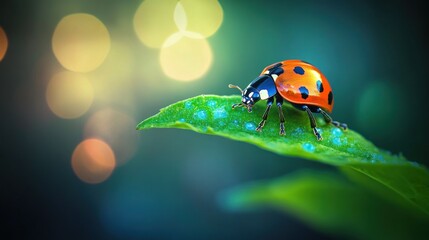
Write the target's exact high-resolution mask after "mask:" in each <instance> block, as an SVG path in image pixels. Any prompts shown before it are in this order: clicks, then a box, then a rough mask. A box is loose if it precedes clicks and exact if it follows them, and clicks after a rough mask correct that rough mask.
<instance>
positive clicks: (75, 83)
mask: <svg viewBox="0 0 429 240" xmlns="http://www.w3.org/2000/svg"><path fill="white" fill-rule="evenodd" d="M93 99H94V90H93V87H92V85H91V83H90V82H89V81H88V79H86V77H85V76H83V75H82V74H79V73H74V72H68V71H64V72H60V73H57V74H55V75H54V76H53V77H52V79H51V80H50V81H49V84H48V87H47V89H46V102H47V104H48V106H49V108H50V109H51V111H52V112H53V113H54V114H55V115H57V116H58V117H60V118H66V119H73V118H78V117H80V116H82V115H83V114H84V113H85V112H86V111H88V109H89V108H90V106H91V104H92V102H93Z"/></svg>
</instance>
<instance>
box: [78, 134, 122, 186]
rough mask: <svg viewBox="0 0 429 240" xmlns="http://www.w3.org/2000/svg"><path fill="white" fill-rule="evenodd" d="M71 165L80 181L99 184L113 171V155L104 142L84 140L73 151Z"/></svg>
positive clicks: (114, 164)
mask: <svg viewBox="0 0 429 240" xmlns="http://www.w3.org/2000/svg"><path fill="white" fill-rule="evenodd" d="M71 165H72V169H73V171H74V173H75V174H76V176H77V177H78V178H79V179H80V180H82V181H84V182H86V183H92V184H95V183H101V182H103V181H105V180H106V179H107V178H109V177H110V175H111V174H112V172H113V170H114V169H115V166H116V162H115V154H114V152H113V150H112V149H111V148H110V146H109V145H108V144H107V143H105V142H104V141H102V140H99V139H95V138H91V139H86V140H84V141H82V142H81V143H79V145H77V147H76V148H75V150H74V151H73V155H72V160H71Z"/></svg>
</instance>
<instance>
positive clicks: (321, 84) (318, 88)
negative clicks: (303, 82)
mask: <svg viewBox="0 0 429 240" xmlns="http://www.w3.org/2000/svg"><path fill="white" fill-rule="evenodd" d="M316 87H317V91H319V92H323V90H324V89H323V83H322V81H320V80H317V82H316Z"/></svg>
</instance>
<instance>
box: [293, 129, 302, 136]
mask: <svg viewBox="0 0 429 240" xmlns="http://www.w3.org/2000/svg"><path fill="white" fill-rule="evenodd" d="M303 133H304V130H303V129H302V128H296V129H295V130H293V131H292V135H294V136H300V135H302V134H303Z"/></svg>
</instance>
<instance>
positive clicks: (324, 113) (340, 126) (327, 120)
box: [317, 108, 347, 130]
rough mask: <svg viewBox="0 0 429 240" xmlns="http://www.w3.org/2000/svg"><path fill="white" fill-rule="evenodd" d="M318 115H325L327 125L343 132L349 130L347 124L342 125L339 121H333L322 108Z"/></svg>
mask: <svg viewBox="0 0 429 240" xmlns="http://www.w3.org/2000/svg"><path fill="white" fill-rule="evenodd" d="M317 112H318V113H321V114H322V115H323V118H324V119H325V121H326V123H330V124H332V125H334V126H335V127H337V128H342V129H343V130H347V124H345V123H340V122H337V121H333V120H332V118H331V116H329V115H328V113H326V112H325V111H323V110H322V109H321V108H318V109H317Z"/></svg>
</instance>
